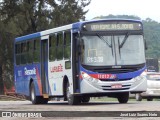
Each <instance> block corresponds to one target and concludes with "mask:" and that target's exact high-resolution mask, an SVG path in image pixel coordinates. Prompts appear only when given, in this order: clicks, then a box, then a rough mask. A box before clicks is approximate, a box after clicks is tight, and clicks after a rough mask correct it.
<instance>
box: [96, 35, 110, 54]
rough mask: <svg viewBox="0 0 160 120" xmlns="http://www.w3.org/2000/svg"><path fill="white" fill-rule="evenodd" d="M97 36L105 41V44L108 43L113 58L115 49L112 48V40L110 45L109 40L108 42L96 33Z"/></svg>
mask: <svg viewBox="0 0 160 120" xmlns="http://www.w3.org/2000/svg"><path fill="white" fill-rule="evenodd" d="M96 35H97V36H98V37H99V38H100V39H101V40H103V41H104V42H105V43H107V45H108V46H109V47H110V48H111V49H112V56H113V47H112V40H111V44H109V42H108V40H106V39H105V38H104V37H103V36H100V35H99V34H98V33H96Z"/></svg>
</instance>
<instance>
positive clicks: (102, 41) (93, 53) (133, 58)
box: [81, 34, 145, 66]
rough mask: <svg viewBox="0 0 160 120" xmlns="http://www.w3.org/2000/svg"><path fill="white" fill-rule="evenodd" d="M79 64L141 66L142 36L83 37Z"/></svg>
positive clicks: (143, 56)
mask: <svg viewBox="0 0 160 120" xmlns="http://www.w3.org/2000/svg"><path fill="white" fill-rule="evenodd" d="M81 62H82V64H84V65H89V66H114V65H121V66H122V65H137V64H143V63H145V53H144V40H143V35H130V34H124V35H99V34H96V35H84V36H82V39H81Z"/></svg>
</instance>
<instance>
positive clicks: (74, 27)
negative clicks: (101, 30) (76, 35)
mask: <svg viewBox="0 0 160 120" xmlns="http://www.w3.org/2000/svg"><path fill="white" fill-rule="evenodd" d="M103 21H130V22H140V23H141V20H133V19H119V18H110V19H94V20H89V21H81V22H75V23H73V24H69V25H65V26H61V27H57V28H52V29H48V30H44V31H41V32H36V33H33V34H28V35H24V36H21V37H17V38H15V42H20V41H24V40H28V39H34V38H38V37H41V36H45V35H49V34H52V33H54V32H60V31H64V30H67V29H72V30H73V32H77V31H79V30H80V28H81V26H82V24H84V23H90V22H103Z"/></svg>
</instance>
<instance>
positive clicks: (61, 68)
mask: <svg viewBox="0 0 160 120" xmlns="http://www.w3.org/2000/svg"><path fill="white" fill-rule="evenodd" d="M50 71H51V73H53V72H62V71H63V66H62V65H61V64H59V65H58V66H53V67H51V68H50Z"/></svg>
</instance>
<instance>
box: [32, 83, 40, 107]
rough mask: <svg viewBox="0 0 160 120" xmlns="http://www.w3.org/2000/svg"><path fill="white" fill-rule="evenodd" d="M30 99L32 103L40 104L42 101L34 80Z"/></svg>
mask: <svg viewBox="0 0 160 120" xmlns="http://www.w3.org/2000/svg"><path fill="white" fill-rule="evenodd" d="M30 100H31V102H32V104H40V102H41V100H40V97H38V96H36V91H35V86H34V83H33V82H32V83H31V86H30Z"/></svg>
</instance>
